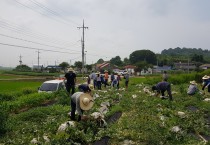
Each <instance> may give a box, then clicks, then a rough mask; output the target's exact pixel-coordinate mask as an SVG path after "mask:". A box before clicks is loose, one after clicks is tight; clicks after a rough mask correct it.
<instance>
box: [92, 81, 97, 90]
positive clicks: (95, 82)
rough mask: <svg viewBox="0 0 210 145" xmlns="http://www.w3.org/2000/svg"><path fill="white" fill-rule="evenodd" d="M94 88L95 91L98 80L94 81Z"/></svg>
mask: <svg viewBox="0 0 210 145" xmlns="http://www.w3.org/2000/svg"><path fill="white" fill-rule="evenodd" d="M93 86H94V89H95V88H96V86H97V81H96V80H93Z"/></svg>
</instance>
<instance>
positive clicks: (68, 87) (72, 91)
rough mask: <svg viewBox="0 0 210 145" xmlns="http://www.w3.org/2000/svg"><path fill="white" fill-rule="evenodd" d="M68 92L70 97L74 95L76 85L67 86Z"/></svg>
mask: <svg viewBox="0 0 210 145" xmlns="http://www.w3.org/2000/svg"><path fill="white" fill-rule="evenodd" d="M66 91H67V92H68V93H69V95H73V94H74V93H75V85H68V84H67V85H66Z"/></svg>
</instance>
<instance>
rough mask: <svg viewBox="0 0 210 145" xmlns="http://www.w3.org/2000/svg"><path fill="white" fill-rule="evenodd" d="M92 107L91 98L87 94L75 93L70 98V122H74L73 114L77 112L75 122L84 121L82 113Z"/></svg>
mask: <svg viewBox="0 0 210 145" xmlns="http://www.w3.org/2000/svg"><path fill="white" fill-rule="evenodd" d="M92 106H93V97H92V96H91V95H90V94H88V93H83V92H76V93H74V94H73V95H72V96H71V116H70V118H71V120H76V117H75V112H76V111H77V112H78V115H79V116H78V119H77V121H81V120H86V119H87V118H88V117H87V116H85V115H83V113H84V111H86V110H90V109H91V108H92Z"/></svg>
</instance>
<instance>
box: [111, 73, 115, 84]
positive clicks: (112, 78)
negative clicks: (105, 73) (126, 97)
mask: <svg viewBox="0 0 210 145" xmlns="http://www.w3.org/2000/svg"><path fill="white" fill-rule="evenodd" d="M114 79H115V77H114V73H112V74H111V83H112V82H113V80H114Z"/></svg>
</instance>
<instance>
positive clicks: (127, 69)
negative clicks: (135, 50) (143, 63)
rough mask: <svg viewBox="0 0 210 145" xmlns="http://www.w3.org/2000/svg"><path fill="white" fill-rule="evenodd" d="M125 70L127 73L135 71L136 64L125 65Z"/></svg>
mask: <svg viewBox="0 0 210 145" xmlns="http://www.w3.org/2000/svg"><path fill="white" fill-rule="evenodd" d="M124 68H125V70H126V71H127V72H128V73H129V74H134V73H135V68H136V66H134V65H126V66H125V67H124Z"/></svg>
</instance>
